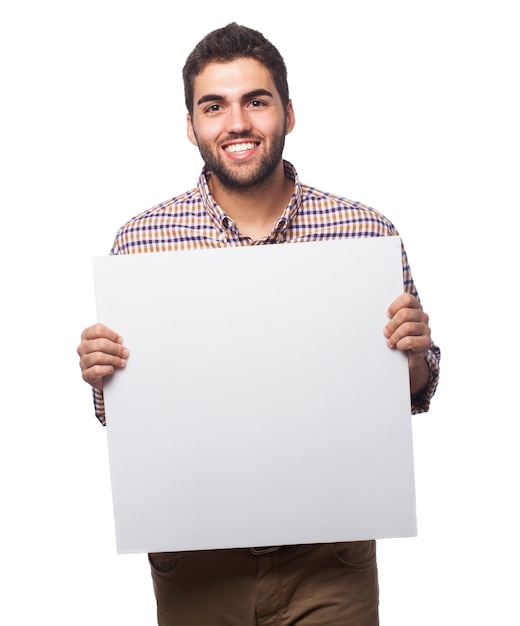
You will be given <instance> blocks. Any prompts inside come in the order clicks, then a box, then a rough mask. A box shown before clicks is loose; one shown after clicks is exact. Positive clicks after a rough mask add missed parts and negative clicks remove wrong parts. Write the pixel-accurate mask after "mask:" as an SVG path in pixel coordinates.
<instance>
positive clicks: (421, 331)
mask: <svg viewBox="0 0 520 626" xmlns="http://www.w3.org/2000/svg"><path fill="white" fill-rule="evenodd" d="M385 336H386V337H387V344H388V346H390V347H392V348H393V347H396V346H397V344H399V343H401V346H403V343H402V342H403V341H404V340H406V339H407V338H410V339H412V338H417V337H426V338H427V339H429V338H430V327H429V326H428V324H427V323H426V322H425V321H424V319H421V320H420V321H418V322H416V321H406V322H404V323H402V324H397V325H396V328H395V329H393V328H392V324H390V323H389V324H388V325H387V326H386V328H385ZM400 349H406V348H403V347H401V348H400Z"/></svg>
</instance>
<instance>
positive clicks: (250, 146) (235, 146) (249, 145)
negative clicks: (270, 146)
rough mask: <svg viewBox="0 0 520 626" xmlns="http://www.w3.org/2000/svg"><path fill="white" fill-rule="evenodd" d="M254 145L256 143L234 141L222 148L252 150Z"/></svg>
mask: <svg viewBox="0 0 520 626" xmlns="http://www.w3.org/2000/svg"><path fill="white" fill-rule="evenodd" d="M255 147H256V143H253V142H247V143H234V144H231V145H229V146H226V147H225V148H224V150H225V151H226V152H245V151H246V150H252V149H253V148H255Z"/></svg>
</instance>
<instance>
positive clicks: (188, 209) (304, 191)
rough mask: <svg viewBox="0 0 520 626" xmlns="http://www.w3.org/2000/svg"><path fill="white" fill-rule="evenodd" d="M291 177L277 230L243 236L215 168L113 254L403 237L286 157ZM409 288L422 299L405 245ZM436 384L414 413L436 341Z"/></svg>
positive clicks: (129, 227)
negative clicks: (217, 186)
mask: <svg viewBox="0 0 520 626" xmlns="http://www.w3.org/2000/svg"><path fill="white" fill-rule="evenodd" d="M284 167H285V175H286V176H287V177H288V178H291V179H292V180H294V192H293V194H292V197H291V199H290V201H289V204H288V205H287V206H286V207H285V210H284V211H283V213H282V214H281V216H280V217H279V218H278V220H277V222H276V224H275V225H274V227H273V229H272V231H271V233H270V234H269V235H268V236H267V237H265V238H264V239H260V240H258V241H254V240H252V239H250V238H249V237H246V236H244V235H241V234H240V233H239V231H238V228H237V226H236V224H235V223H234V222H233V220H232V219H231V218H230V217H229V216H228V215H227V214H226V213H225V212H224V211H223V210H222V209H221V208H220V206H219V205H218V204H217V203H216V202H215V200H214V198H213V197H212V195H211V193H210V191H209V188H208V182H207V180H208V177H209V175H210V173H209V172H206V171H202V173H201V175H200V177H199V180H198V184H197V187H195V189H192V190H191V191H188V192H186V193H185V194H183V195H180V196H178V197H176V198H172V199H171V200H168V201H167V202H163V203H161V204H159V205H157V206H155V207H154V208H152V209H149V210H148V211H145V212H144V213H141V214H140V215H137V216H136V217H134V218H133V219H131V220H130V221H129V222H127V223H126V224H125V225H124V226H122V227H121V228H120V229H119V231H118V233H117V235H116V239H115V241H114V244H113V246H112V250H111V254H132V253H143V252H164V251H171V250H196V249H200V248H222V247H224V246H254V245H267V244H278V243H296V242H303V241H323V240H326V239H343V238H359V237H385V236H392V235H397V236H398V232H397V230H396V228H395V227H394V225H393V224H392V223H391V222H390V221H389V220H388V219H387V218H386V217H384V216H383V215H381V214H380V213H378V212H377V211H375V210H374V209H372V208H370V207H368V206H365V205H364V204H361V203H360V202H352V201H351V200H347V199H345V198H341V197H339V196H336V195H333V194H330V193H325V192H323V191H318V190H317V189H314V188H313V187H309V186H307V185H303V184H301V183H300V181H299V180H298V175H297V173H296V170H295V169H294V167H293V166H292V165H291V164H290V163H288V162H287V161H284ZM402 259H403V284H404V290H405V291H407V292H409V293H411V294H413V295H414V296H416V297H418V294H417V291H416V289H415V285H414V282H413V279H412V275H411V273H410V267H409V265H408V260H407V256H406V251H405V250H404V247H403V248H402ZM426 358H427V362H428V365H429V367H430V382H429V385H428V386H427V387H426V389H425V390H424V391H423V393H421V394H420V396H413V397H412V407H411V408H412V413H420V412H425V411H427V410H428V408H429V405H430V401H431V398H432V396H433V394H434V393H435V389H436V387H437V382H438V378H439V360H440V351H439V349H438V347H437V346H435V345H432V347H431V348H430V350H429V352H428V355H427V357H426ZM94 404H95V409H96V415H97V417H98V419H99V420H100V421H101V423H103V424H104V423H105V410H104V403H103V394H102V393H100V392H98V391H97V390H94Z"/></svg>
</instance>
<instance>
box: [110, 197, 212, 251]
mask: <svg viewBox="0 0 520 626" xmlns="http://www.w3.org/2000/svg"><path fill="white" fill-rule="evenodd" d="M201 211H203V207H202V202H201V198H200V192H199V189H198V188H194V189H191V190H189V191H186V192H185V193H183V194H180V195H178V196H174V197H173V198H170V199H168V200H165V201H164V202H160V203H159V204H156V205H155V206H153V207H152V208H150V209H147V210H145V211H143V212H141V213H139V214H137V215H135V216H134V217H132V218H130V219H129V220H128V221H127V222H126V223H124V224H123V225H122V226H121V227H120V228H119V230H118V231H117V234H116V237H115V241H114V244H113V246H112V253H113V254H119V253H122V252H133V251H135V252H137V251H141V250H140V246H141V244H142V242H144V241H148V242H150V243H151V244H153V241H154V238H155V235H157V234H159V233H160V234H161V236H164V233H166V232H167V231H168V232H171V231H172V230H175V229H176V228H178V227H180V226H181V225H182V224H185V223H189V222H190V221H192V220H197V216H199V215H200V213H201Z"/></svg>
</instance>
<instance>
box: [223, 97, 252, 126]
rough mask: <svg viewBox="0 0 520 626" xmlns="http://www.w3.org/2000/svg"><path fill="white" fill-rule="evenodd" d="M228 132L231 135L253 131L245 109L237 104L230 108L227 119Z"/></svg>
mask: <svg viewBox="0 0 520 626" xmlns="http://www.w3.org/2000/svg"><path fill="white" fill-rule="evenodd" d="M226 121H227V131H228V132H230V133H243V132H245V131H248V130H251V121H250V119H249V115H248V114H247V111H246V110H245V109H244V107H243V106H242V105H240V104H238V103H237V104H236V105H233V106H231V107H230V109H229V112H228V117H227V120H226Z"/></svg>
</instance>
